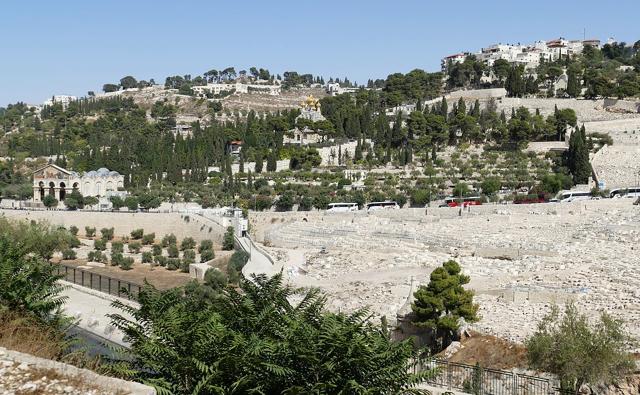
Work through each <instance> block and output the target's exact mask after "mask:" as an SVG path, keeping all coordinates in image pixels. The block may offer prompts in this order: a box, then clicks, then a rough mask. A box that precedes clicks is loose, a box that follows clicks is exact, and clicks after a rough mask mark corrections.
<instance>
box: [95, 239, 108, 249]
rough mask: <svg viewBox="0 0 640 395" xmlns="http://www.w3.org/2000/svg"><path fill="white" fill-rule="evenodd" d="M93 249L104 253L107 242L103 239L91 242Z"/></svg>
mask: <svg viewBox="0 0 640 395" xmlns="http://www.w3.org/2000/svg"><path fill="white" fill-rule="evenodd" d="M93 248H94V249H95V250H96V251H104V250H106V249H107V241H106V240H103V239H97V240H94V241H93Z"/></svg>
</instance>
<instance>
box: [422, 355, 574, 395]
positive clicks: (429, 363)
mask: <svg viewBox="0 0 640 395" xmlns="http://www.w3.org/2000/svg"><path fill="white" fill-rule="evenodd" d="M430 369H436V375H435V376H434V377H432V378H431V379H430V380H429V381H428V383H429V384H430V385H433V386H436V387H442V388H446V389H447V390H455V391H460V392H464V393H468V394H474V395H559V394H560V395H566V394H568V393H567V392H566V391H562V390H560V389H559V388H556V387H555V386H554V382H553V380H551V379H549V378H546V377H537V376H529V375H526V374H519V373H515V372H511V371H507V370H499V369H488V368H482V367H480V366H474V365H467V364H463V363H458V362H449V361H445V360H440V359H427V360H424V361H420V362H418V363H417V364H416V365H415V366H414V372H420V371H425V370H430Z"/></svg>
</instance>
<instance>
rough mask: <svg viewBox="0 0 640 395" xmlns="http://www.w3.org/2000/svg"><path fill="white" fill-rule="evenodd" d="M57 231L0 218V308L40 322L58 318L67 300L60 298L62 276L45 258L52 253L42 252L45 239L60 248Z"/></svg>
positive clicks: (45, 246)
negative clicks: (41, 243)
mask: <svg viewBox="0 0 640 395" xmlns="http://www.w3.org/2000/svg"><path fill="white" fill-rule="evenodd" d="M58 232H59V231H58V230H53V229H51V228H50V227H47V226H44V225H43V224H37V223H26V222H21V223H10V222H9V221H7V220H5V219H0V306H2V307H4V308H7V309H9V310H10V311H19V312H25V313H30V314H33V315H35V316H37V317H39V318H41V319H45V318H46V319H52V318H58V317H60V308H61V307H62V305H63V304H64V302H65V300H66V297H63V296H60V293H61V292H62V290H63V289H64V287H63V286H62V285H60V283H58V280H59V279H61V278H62V276H60V275H57V274H56V267H55V266H54V265H51V264H49V262H47V261H46V260H45V256H44V255H50V254H51V253H52V252H53V251H50V252H49V250H48V249H45V248H47V247H50V245H49V244H48V242H47V240H49V241H51V240H58V241H57V243H58V246H60V239H58V236H59V233H58ZM34 242H36V244H34ZM38 242H43V243H44V244H43V245H38V244H37V243H38ZM51 248H52V249H56V248H57V247H51ZM43 254H44V255H43Z"/></svg>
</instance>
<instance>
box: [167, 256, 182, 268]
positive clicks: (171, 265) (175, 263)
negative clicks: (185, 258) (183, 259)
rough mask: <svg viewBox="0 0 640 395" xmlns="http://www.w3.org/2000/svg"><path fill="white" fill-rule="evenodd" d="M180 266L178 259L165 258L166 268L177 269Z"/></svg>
mask: <svg viewBox="0 0 640 395" xmlns="http://www.w3.org/2000/svg"><path fill="white" fill-rule="evenodd" d="M179 267H180V259H178V258H169V259H167V270H178V268H179Z"/></svg>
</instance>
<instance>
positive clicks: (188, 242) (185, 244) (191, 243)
mask: <svg viewBox="0 0 640 395" xmlns="http://www.w3.org/2000/svg"><path fill="white" fill-rule="evenodd" d="M194 248H196V241H195V240H193V237H185V238H184V239H183V240H182V243H181V244H180V249H181V250H192V249H194Z"/></svg>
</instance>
